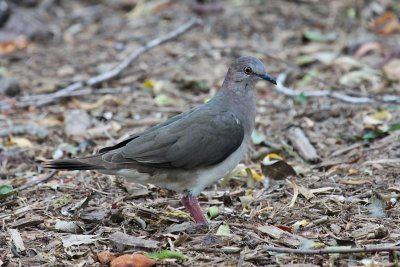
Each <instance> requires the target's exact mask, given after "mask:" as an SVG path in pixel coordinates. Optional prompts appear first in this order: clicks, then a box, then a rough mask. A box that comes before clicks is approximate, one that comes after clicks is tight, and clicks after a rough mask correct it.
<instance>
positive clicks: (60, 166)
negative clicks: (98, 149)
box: [42, 159, 104, 170]
mask: <svg viewBox="0 0 400 267" xmlns="http://www.w3.org/2000/svg"><path fill="white" fill-rule="evenodd" d="M42 166H43V167H44V168H48V169H55V170H100V169H104V167H103V166H98V165H94V164H90V163H86V162H82V161H80V160H79V159H59V160H52V161H47V162H44V163H42Z"/></svg>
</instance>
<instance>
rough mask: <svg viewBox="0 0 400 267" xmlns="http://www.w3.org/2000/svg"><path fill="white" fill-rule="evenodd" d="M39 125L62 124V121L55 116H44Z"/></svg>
mask: <svg viewBox="0 0 400 267" xmlns="http://www.w3.org/2000/svg"><path fill="white" fill-rule="evenodd" d="M39 124H40V125H41V126H50V127H51V126H55V125H57V126H62V122H61V121H59V120H57V119H55V118H45V119H43V120H41V121H40V122H39Z"/></svg>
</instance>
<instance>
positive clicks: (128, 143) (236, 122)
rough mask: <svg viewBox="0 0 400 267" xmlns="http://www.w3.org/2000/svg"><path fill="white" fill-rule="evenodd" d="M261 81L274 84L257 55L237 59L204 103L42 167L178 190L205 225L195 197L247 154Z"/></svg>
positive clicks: (195, 217) (193, 214) (193, 215)
mask: <svg viewBox="0 0 400 267" xmlns="http://www.w3.org/2000/svg"><path fill="white" fill-rule="evenodd" d="M259 80H266V81H268V82H271V83H273V84H275V85H276V80H275V79H274V78H273V77H272V76H270V75H268V74H267V73H266V68H265V66H264V64H263V63H262V62H261V61H260V60H259V59H257V58H255V57H251V56H243V57H239V58H237V59H236V60H235V61H234V62H233V63H232V64H231V66H230V67H229V69H228V72H227V74H226V77H225V79H224V82H223V84H222V86H221V88H220V90H219V91H218V92H217V93H216V95H215V96H214V97H213V98H212V99H211V100H209V101H208V102H206V103H204V104H202V105H200V106H198V107H195V108H193V109H191V110H188V111H186V112H183V113H181V114H178V115H176V116H174V117H171V118H169V119H167V120H166V121H164V122H161V123H159V124H157V125H155V126H153V127H151V128H149V129H147V130H145V131H142V132H139V133H136V134H133V135H131V136H129V137H128V138H127V139H125V140H123V141H121V142H120V143H117V144H116V145H114V146H109V147H105V148H102V149H100V150H99V151H98V153H97V154H95V155H91V156H86V157H82V158H74V159H58V160H51V161H46V162H44V163H43V167H45V168H49V169H56V170H95V171H98V172H100V173H103V174H110V175H118V176H124V177H126V179H127V181H129V182H134V183H140V184H154V185H157V186H159V187H161V188H166V189H169V190H173V191H176V192H180V193H181V196H182V197H181V202H182V204H183V206H185V208H186V209H187V210H188V211H189V213H190V215H191V216H192V217H193V219H194V221H195V226H208V225H209V222H208V221H207V219H206V218H205V216H204V214H203V213H202V211H201V208H200V206H199V203H198V200H197V197H198V195H199V194H200V193H201V191H202V190H203V189H204V188H206V187H207V186H209V185H211V184H213V183H215V182H216V181H218V180H219V179H220V178H222V177H224V176H226V175H227V174H229V173H230V172H231V171H232V170H233V169H234V168H235V167H236V166H237V164H238V163H239V162H240V161H241V160H242V158H243V157H244V156H245V154H246V150H247V147H248V145H249V142H250V138H251V134H252V132H253V130H254V123H255V116H256V102H255V84H256V83H257V81H259Z"/></svg>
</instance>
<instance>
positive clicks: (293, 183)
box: [289, 179, 299, 208]
mask: <svg viewBox="0 0 400 267" xmlns="http://www.w3.org/2000/svg"><path fill="white" fill-rule="evenodd" d="M289 181H290V184H291V185H292V187H293V197H292V200H291V201H290V205H289V208H292V207H293V206H294V203H296V199H297V196H298V195H299V188H298V187H297V184H296V183H295V182H294V181H293V180H292V179H290V180H289Z"/></svg>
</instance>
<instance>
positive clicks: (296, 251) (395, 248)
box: [262, 246, 400, 255]
mask: <svg viewBox="0 0 400 267" xmlns="http://www.w3.org/2000/svg"><path fill="white" fill-rule="evenodd" d="M398 250H399V251H400V246H392V247H389V246H387V247H383V246H382V247H369V248H367V247H364V248H349V249H295V248H281V247H271V246H266V247H264V248H263V250H262V252H268V251H271V252H281V253H292V254H309V255H317V254H331V253H339V254H347V253H361V252H365V253H372V252H381V251H398Z"/></svg>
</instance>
